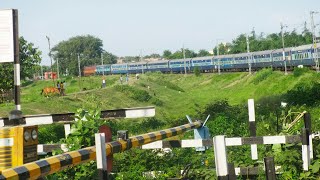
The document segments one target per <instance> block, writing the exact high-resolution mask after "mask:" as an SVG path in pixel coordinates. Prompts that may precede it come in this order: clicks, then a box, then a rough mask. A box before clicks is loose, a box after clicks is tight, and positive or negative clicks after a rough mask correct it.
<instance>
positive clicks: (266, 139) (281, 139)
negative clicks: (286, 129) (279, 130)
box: [263, 136, 286, 144]
mask: <svg viewBox="0 0 320 180" xmlns="http://www.w3.org/2000/svg"><path fill="white" fill-rule="evenodd" d="M285 143H286V137H285V136H263V144H285Z"/></svg>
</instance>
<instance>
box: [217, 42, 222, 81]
mask: <svg viewBox="0 0 320 180" xmlns="http://www.w3.org/2000/svg"><path fill="white" fill-rule="evenodd" d="M219 49H220V48H219V42H218V40H217V57H218V56H219ZM218 74H219V75H220V74H221V70H220V58H219V57H218Z"/></svg>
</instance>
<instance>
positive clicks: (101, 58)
mask: <svg viewBox="0 0 320 180" xmlns="http://www.w3.org/2000/svg"><path fill="white" fill-rule="evenodd" d="M101 65H102V66H103V53H101ZM102 76H104V68H103V67H102Z"/></svg>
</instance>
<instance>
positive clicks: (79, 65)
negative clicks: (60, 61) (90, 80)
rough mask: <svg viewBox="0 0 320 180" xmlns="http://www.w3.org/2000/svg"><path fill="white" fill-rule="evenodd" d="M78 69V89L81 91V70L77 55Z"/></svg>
mask: <svg viewBox="0 0 320 180" xmlns="http://www.w3.org/2000/svg"><path fill="white" fill-rule="evenodd" d="M78 68H79V89H80V91H81V68H80V54H78Z"/></svg>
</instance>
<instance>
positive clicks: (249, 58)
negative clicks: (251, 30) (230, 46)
mask: <svg viewBox="0 0 320 180" xmlns="http://www.w3.org/2000/svg"><path fill="white" fill-rule="evenodd" d="M247 52H248V66H249V74H251V56H250V45H249V36H248V34H247Z"/></svg>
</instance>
